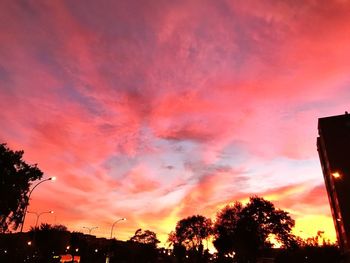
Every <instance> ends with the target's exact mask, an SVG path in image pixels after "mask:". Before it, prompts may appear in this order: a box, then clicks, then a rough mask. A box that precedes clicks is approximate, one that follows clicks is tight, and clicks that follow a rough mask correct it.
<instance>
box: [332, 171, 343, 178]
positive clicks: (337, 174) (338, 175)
mask: <svg viewBox="0 0 350 263" xmlns="http://www.w3.org/2000/svg"><path fill="white" fill-rule="evenodd" d="M332 176H333V177H334V178H335V179H338V178H340V177H341V176H340V173H339V172H334V173H332Z"/></svg>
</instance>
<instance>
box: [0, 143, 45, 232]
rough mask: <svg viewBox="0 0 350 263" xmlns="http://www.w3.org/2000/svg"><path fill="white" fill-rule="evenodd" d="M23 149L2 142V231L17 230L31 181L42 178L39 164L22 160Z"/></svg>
mask: <svg viewBox="0 0 350 263" xmlns="http://www.w3.org/2000/svg"><path fill="white" fill-rule="evenodd" d="M23 153H24V152H23V151H12V150H10V149H9V148H8V147H7V146H6V144H0V232H2V233H4V232H7V231H9V230H10V229H11V228H12V229H14V230H16V229H17V228H18V226H19V224H20V223H21V222H22V218H23V214H24V210H25V207H26V206H27V204H28V201H29V200H28V192H29V187H30V185H31V182H33V181H35V180H38V179H41V177H42V175H43V173H42V172H41V171H40V169H39V168H38V167H37V165H36V164H35V165H29V164H27V163H26V162H24V161H23V160H22V156H23Z"/></svg>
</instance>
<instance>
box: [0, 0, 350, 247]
mask: <svg viewBox="0 0 350 263" xmlns="http://www.w3.org/2000/svg"><path fill="white" fill-rule="evenodd" d="M0 14H1V15H0V19H1V23H0V27H1V29H0V43H1V48H0V99H1V103H0V118H1V129H0V142H1V143H7V145H8V147H10V148H11V149H12V150H24V152H25V153H24V160H25V161H26V162H28V163H31V164H34V163H37V164H38V167H39V168H40V169H41V170H42V171H43V172H44V174H45V175H44V176H45V177H57V178H58V180H57V181H55V182H54V183H50V184H49V183H47V184H45V185H41V186H40V187H38V188H37V189H35V191H33V195H32V197H31V202H30V206H29V208H28V209H30V211H46V210H52V211H55V213H54V214H53V215H50V214H47V215H42V217H41V218H40V221H41V222H47V223H56V224H64V225H66V226H67V227H68V228H69V229H70V230H74V231H81V232H84V229H83V227H89V226H98V228H97V229H94V231H93V234H95V235H97V236H101V237H109V234H110V229H111V226H112V223H113V222H114V221H115V220H117V219H118V218H124V217H125V218H127V219H128V220H127V221H124V222H119V223H118V224H116V226H115V229H114V236H115V237H117V238H119V239H121V240H127V239H129V238H130V237H131V236H132V235H133V234H134V232H135V231H136V230H137V229H138V228H142V229H149V230H152V231H154V232H156V233H157V235H158V238H159V239H160V240H161V242H162V243H161V244H160V245H161V246H164V242H165V241H166V239H167V234H168V233H169V232H170V231H171V230H173V229H174V228H175V225H176V222H177V221H178V220H180V219H182V218H184V217H187V216H191V215H194V214H201V215H204V216H207V217H210V218H212V219H214V218H215V214H216V212H217V211H218V210H219V209H220V208H222V207H223V206H224V205H226V204H228V203H231V202H233V201H236V200H237V201H242V202H244V201H246V200H247V199H248V198H249V196H252V195H259V196H262V197H264V198H266V199H268V200H270V201H272V202H273V203H274V204H275V206H276V207H277V208H281V209H284V210H286V211H289V212H290V214H291V216H292V217H293V218H294V219H295V220H296V228H295V233H296V234H298V235H300V236H302V237H307V236H315V235H316V233H317V231H318V230H322V231H325V236H326V237H327V238H330V239H331V240H332V241H334V240H335V232H334V226H333V222H332V218H331V214H330V208H329V203H328V199H327V193H326V191H325V187H324V181H323V175H322V171H321V166H320V163H319V160H318V153H317V148H316V137H317V120H318V118H320V117H325V116H332V115H340V114H343V113H344V112H345V110H349V109H348V108H347V107H348V105H349V103H348V102H349V100H350V92H349V84H350V75H349V69H350V3H349V1H346V0H343V1H340V0H339V1H336V0H334V1H323V2H315V1H311V0H310V1H308V0H306V1H302V2H300V3H297V2H295V1H283V2H278V1H272V0H271V1H263V2H262V1H250V0H249V1H234V2H231V1H224V0H220V1H209V0H203V1H200V2H199V1H176V2H168V1H104V2H103V3H97V2H96V1H84V3H82V2H77V1H54V2H47V1H26V2H21V1H12V0H5V1H1V3H0ZM34 222H35V218H34V217H33V216H30V215H27V218H26V224H25V228H24V229H25V230H27V229H29V227H30V226H31V225H33V224H34ZM39 223H40V222H39ZM85 232H86V230H85Z"/></svg>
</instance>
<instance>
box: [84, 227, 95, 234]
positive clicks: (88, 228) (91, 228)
mask: <svg viewBox="0 0 350 263" xmlns="http://www.w3.org/2000/svg"><path fill="white" fill-rule="evenodd" d="M83 228H86V229H87V230H89V235H91V231H92V230H94V229H96V228H98V226H94V227H87V226H83Z"/></svg>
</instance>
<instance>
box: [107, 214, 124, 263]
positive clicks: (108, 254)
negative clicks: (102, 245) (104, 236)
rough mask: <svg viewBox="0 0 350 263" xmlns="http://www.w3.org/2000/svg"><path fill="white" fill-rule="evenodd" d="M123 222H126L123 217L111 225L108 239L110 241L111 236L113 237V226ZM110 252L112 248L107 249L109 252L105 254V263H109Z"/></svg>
mask: <svg viewBox="0 0 350 263" xmlns="http://www.w3.org/2000/svg"><path fill="white" fill-rule="evenodd" d="M124 220H126V218H125V217H123V218H120V219H118V220H117V221H115V222H114V223H113V224H112V228H111V237H110V239H112V236H113V228H114V225H115V224H116V223H118V222H120V221H124ZM111 245H112V244H111ZM111 250H112V248H111V247H110V248H109V251H108V253H107V255H106V263H109V259H110V257H111V253H112V252H111Z"/></svg>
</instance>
